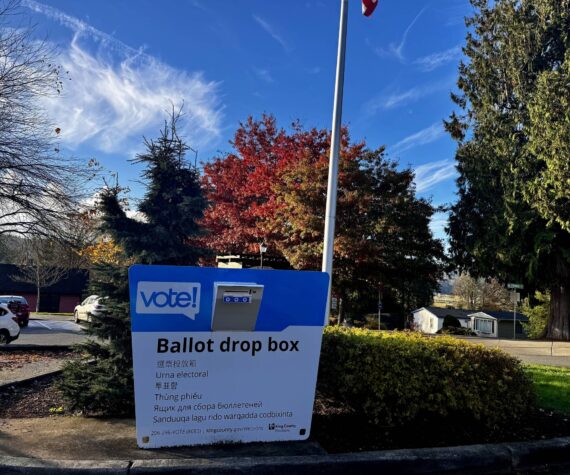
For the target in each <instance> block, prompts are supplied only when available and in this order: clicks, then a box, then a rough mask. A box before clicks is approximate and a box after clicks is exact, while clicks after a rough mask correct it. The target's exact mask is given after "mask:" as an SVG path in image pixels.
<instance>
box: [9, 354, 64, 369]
mask: <svg viewBox="0 0 570 475" xmlns="http://www.w3.org/2000/svg"><path fill="white" fill-rule="evenodd" d="M72 355H73V352H71V351H69V350H62V351H29V350H21V351H20V350H15V351H1V352H0V371H4V370H6V371H12V370H15V369H18V368H23V367H25V366H26V365H28V364H30V363H38V362H42V361H52V360H59V359H62V358H65V359H68V358H70V357H72Z"/></svg>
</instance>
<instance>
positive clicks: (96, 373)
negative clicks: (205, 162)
mask: <svg viewBox="0 0 570 475" xmlns="http://www.w3.org/2000/svg"><path fill="white" fill-rule="evenodd" d="M177 118H178V117H177V116H175V115H173V117H172V119H171V121H170V123H167V124H165V127H164V129H163V130H162V132H161V135H160V138H159V139H158V140H156V141H152V140H151V141H146V140H145V145H146V152H145V153H142V154H140V155H138V156H137V157H136V159H135V160H133V161H134V163H141V164H143V165H144V167H145V168H144V171H143V173H142V177H143V178H144V179H145V181H146V184H147V191H146V193H145V195H144V198H143V199H142V201H141V202H140V204H139V205H138V212H139V214H140V218H139V219H133V218H130V217H128V216H127V214H126V212H125V210H124V207H123V206H122V203H121V200H120V192H121V190H120V188H119V187H113V188H107V189H105V190H103V191H102V193H101V197H100V209H101V225H100V229H101V231H102V232H103V233H104V234H105V235H107V236H109V237H111V238H112V239H113V241H114V242H115V243H117V244H118V246H119V247H120V248H121V249H122V250H123V256H122V259H121V264H122V265H116V264H114V263H107V264H101V265H98V266H97V267H95V268H94V269H93V271H92V274H91V279H90V288H89V291H90V293H91V294H94V295H99V296H103V297H105V300H104V301H103V302H104V311H103V312H102V313H101V314H98V315H93V316H92V322H91V325H90V326H89V328H88V330H87V332H88V334H89V335H90V336H92V337H94V338H93V339H91V340H90V341H89V342H87V343H85V344H82V345H80V346H79V350H80V351H81V352H82V353H83V355H84V356H85V358H84V359H83V360H82V361H78V362H73V363H70V364H68V365H67V366H66V368H65V370H64V377H63V380H62V382H61V384H60V388H61V390H62V391H63V393H64V394H65V395H66V396H67V398H68V399H69V401H70V403H71V407H72V408H75V409H81V410H84V411H87V412H92V413H105V414H120V415H128V414H131V413H132V412H133V409H134V398H133V374H132V367H133V364H132V353H131V322H130V309H129V285H128V265H129V264H133V263H139V264H162V265H195V264H196V263H197V262H198V260H199V258H200V257H202V256H205V251H204V250H203V249H201V248H199V247H197V246H196V245H194V244H193V239H196V238H197V237H198V236H199V235H200V228H199V225H198V224H197V222H198V221H199V220H200V219H202V217H203V211H204V209H205V207H206V200H205V198H204V197H203V196H202V192H201V187H200V182H199V176H198V172H197V170H196V169H195V168H192V167H190V166H188V165H187V163H186V161H185V160H184V155H185V152H186V151H187V149H188V146H187V145H186V144H185V143H184V142H183V141H182V139H180V137H179V136H178V134H177V132H176V123H177ZM86 360H92V361H91V363H89V364H87V363H86Z"/></svg>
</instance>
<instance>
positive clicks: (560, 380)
mask: <svg viewBox="0 0 570 475" xmlns="http://www.w3.org/2000/svg"><path fill="white" fill-rule="evenodd" d="M525 370H526V371H527V373H528V374H529V375H530V377H531V378H532V381H533V383H534V387H535V390H536V394H537V397H538V404H539V406H540V407H542V408H544V409H549V410H553V411H557V412H561V413H564V414H569V415H570V369H568V368H559V367H556V366H541V365H526V366H525Z"/></svg>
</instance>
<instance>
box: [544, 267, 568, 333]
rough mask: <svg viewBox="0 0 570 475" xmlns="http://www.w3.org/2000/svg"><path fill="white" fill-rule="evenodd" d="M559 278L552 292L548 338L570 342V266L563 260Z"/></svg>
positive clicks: (558, 271)
mask: <svg viewBox="0 0 570 475" xmlns="http://www.w3.org/2000/svg"><path fill="white" fill-rule="evenodd" d="M556 267H557V269H556V271H557V272H556V273H557V275H558V277H559V281H558V283H557V284H555V285H553V286H552V288H551V290H550V292H551V294H550V316H549V318H548V325H547V329H546V338H550V339H553V340H570V278H569V272H568V264H567V263H566V262H564V261H563V260H562V259H561V258H559V261H558V262H557V265H556Z"/></svg>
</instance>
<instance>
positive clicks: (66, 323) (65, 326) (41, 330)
mask: <svg viewBox="0 0 570 475" xmlns="http://www.w3.org/2000/svg"><path fill="white" fill-rule="evenodd" d="M47 317H49V316H42V318H41V319H38V320H36V319H35V317H34V316H32V317H31V319H30V323H29V325H28V326H27V327H26V328H22V331H21V333H20V337H19V338H18V339H17V340H16V341H14V342H13V343H11V344H10V347H18V346H23V345H36V346H69V345H74V344H76V343H82V342H84V341H85V340H86V339H87V336H86V335H85V333H84V331H83V328H82V327H81V326H80V325H77V324H76V323H74V322H73V321H72V320H73V318H72V317H69V318H66V317H64V319H61V318H62V317H61V316H60V315H53V316H51V318H47Z"/></svg>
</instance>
